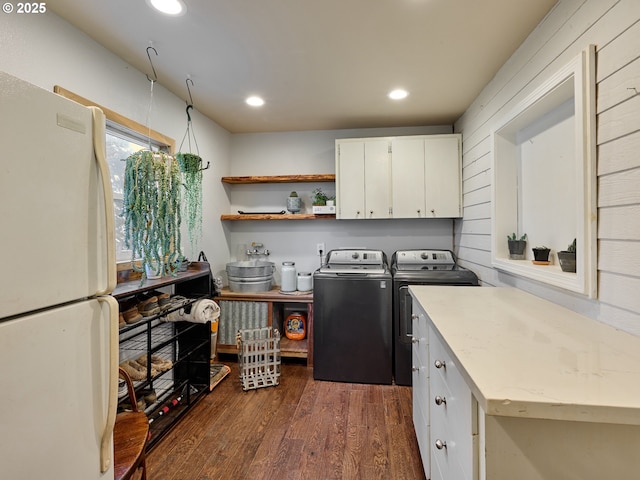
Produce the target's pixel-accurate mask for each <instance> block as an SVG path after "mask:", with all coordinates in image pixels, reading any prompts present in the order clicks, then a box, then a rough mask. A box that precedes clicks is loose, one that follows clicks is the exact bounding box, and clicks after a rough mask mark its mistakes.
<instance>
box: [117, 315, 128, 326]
mask: <svg viewBox="0 0 640 480" xmlns="http://www.w3.org/2000/svg"><path fill="white" fill-rule="evenodd" d="M126 326H127V323H126V322H125V321H124V315H122V313H120V314H118V329H120V328H123V327H126Z"/></svg>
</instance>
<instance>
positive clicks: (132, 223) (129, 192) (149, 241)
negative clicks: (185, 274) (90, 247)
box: [122, 150, 182, 281]
mask: <svg viewBox="0 0 640 480" xmlns="http://www.w3.org/2000/svg"><path fill="white" fill-rule="evenodd" d="M180 185H181V181H180V170H179V168H178V162H177V161H176V159H175V158H174V157H173V156H171V155H168V154H166V153H162V152H151V151H149V150H141V151H139V152H136V153H134V154H132V155H130V156H129V157H128V158H127V165H126V168H125V179H124V205H123V212H122V213H123V216H124V220H125V221H124V230H125V246H126V247H127V248H130V249H131V263H132V265H133V268H134V269H135V270H137V271H141V272H142V280H143V281H144V279H145V278H146V273H145V270H146V267H147V266H149V267H151V269H152V270H153V271H154V273H155V274H157V275H175V271H176V269H177V263H178V260H179V259H180V258H181V257H182V253H181V251H180V241H181V239H180V223H181V220H182V217H181V209H180V205H181V198H180ZM138 258H140V259H141V260H142V264H141V265H140V267H137V266H136V264H135V260H136V259H138Z"/></svg>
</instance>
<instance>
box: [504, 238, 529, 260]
mask: <svg viewBox="0 0 640 480" xmlns="http://www.w3.org/2000/svg"><path fill="white" fill-rule="evenodd" d="M507 243H508V244H509V258H510V259H511V260H524V257H525V253H524V250H525V248H526V247H527V234H526V233H525V234H524V235H522V236H521V237H520V238H518V237H516V234H515V232H514V233H512V234H511V235H507Z"/></svg>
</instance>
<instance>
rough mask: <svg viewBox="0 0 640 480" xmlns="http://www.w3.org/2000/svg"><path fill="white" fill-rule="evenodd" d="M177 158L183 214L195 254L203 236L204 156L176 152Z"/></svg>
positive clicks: (190, 243) (192, 251)
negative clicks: (180, 177)
mask: <svg viewBox="0 0 640 480" xmlns="http://www.w3.org/2000/svg"><path fill="white" fill-rule="evenodd" d="M176 160H177V161H178V165H179V166H180V172H181V173H182V179H183V185H184V196H183V198H182V215H183V216H184V217H185V221H186V222H187V233H188V235H189V245H190V247H191V256H193V255H195V252H197V251H198V247H197V244H198V242H199V240H200V238H201V237H202V158H200V156H199V155H196V154H194V153H176Z"/></svg>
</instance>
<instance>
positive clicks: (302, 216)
mask: <svg viewBox="0 0 640 480" xmlns="http://www.w3.org/2000/svg"><path fill="white" fill-rule="evenodd" d="M335 218H336V216H335V215H314V214H313V213H285V214H272V213H245V214H242V215H240V214H222V215H220V220H324V219H335Z"/></svg>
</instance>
